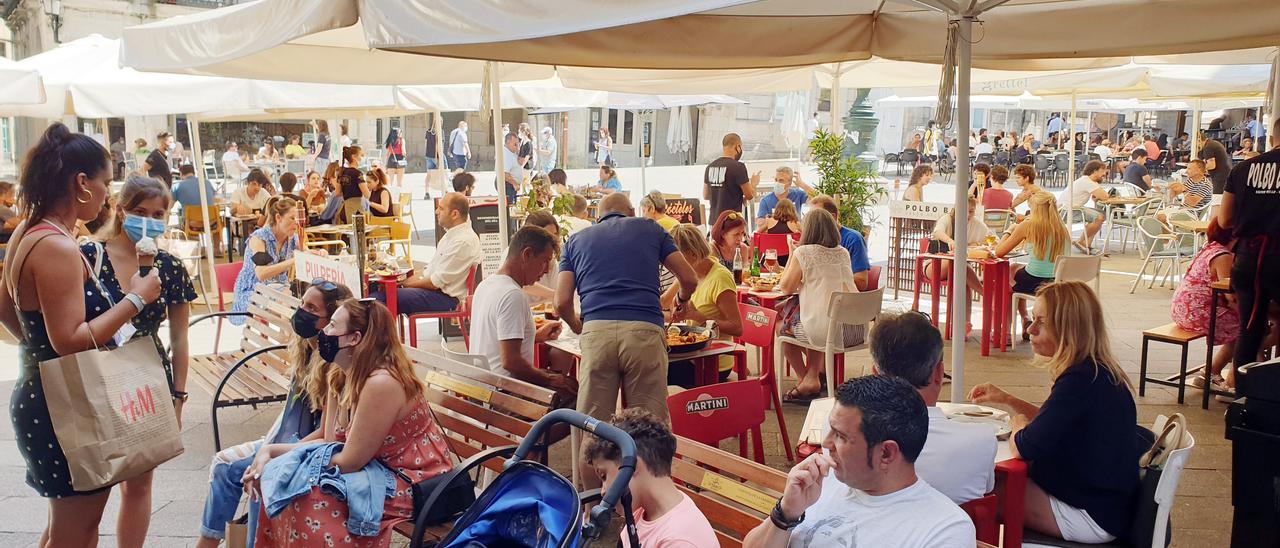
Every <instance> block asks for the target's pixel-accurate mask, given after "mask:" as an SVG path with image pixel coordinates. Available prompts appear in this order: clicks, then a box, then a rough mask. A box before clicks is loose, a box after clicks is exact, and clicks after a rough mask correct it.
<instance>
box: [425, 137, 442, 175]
mask: <svg viewBox="0 0 1280 548" xmlns="http://www.w3.org/2000/svg"><path fill="white" fill-rule="evenodd" d="M439 140H440V136H439V135H437V134H436V128H435V126H431V127H428V128H427V132H426V133H425V134H424V135H423V141H424V142H425V143H426V150H424V151H423V154H424V155H425V156H426V157H427V171H431V170H433V169H439V168H440V162H439V161H438V160H437V158H436V154H438V150H439V149H438V147H439V145H440V143H438V142H437V141H439Z"/></svg>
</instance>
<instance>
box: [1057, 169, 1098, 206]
mask: <svg viewBox="0 0 1280 548" xmlns="http://www.w3.org/2000/svg"><path fill="white" fill-rule="evenodd" d="M1099 188H1102V187H1101V186H1100V185H1099V184H1098V183H1095V182H1093V179H1090V178H1089V176H1088V175H1081V176H1080V177H1079V178H1077V179H1076V180H1075V182H1073V183H1071V201H1070V202H1066V200H1063V198H1066V194H1067V191H1066V190H1064V191H1062V195H1059V196H1058V203H1060V204H1061V203H1070V204H1071V207H1073V208H1075V207H1084V206H1085V205H1086V204H1088V203H1089V200H1092V199H1093V191H1095V190H1097V189H1099Z"/></svg>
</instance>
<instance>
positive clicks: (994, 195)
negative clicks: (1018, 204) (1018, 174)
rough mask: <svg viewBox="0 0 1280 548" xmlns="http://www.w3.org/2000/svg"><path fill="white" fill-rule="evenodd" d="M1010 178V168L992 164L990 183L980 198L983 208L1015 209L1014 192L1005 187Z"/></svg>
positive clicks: (989, 209) (988, 209)
mask: <svg viewBox="0 0 1280 548" xmlns="http://www.w3.org/2000/svg"><path fill="white" fill-rule="evenodd" d="M1008 180H1009V168H1006V167H1004V166H991V177H990V183H989V185H988V187H987V190H986V192H983V193H982V199H981V200H980V203H981V204H982V209H983V210H986V211H992V210H997V209H1003V210H1012V209H1013V193H1012V192H1009V191H1008V190H1007V189H1005V188H1004V184H1005V182H1006V181H1008Z"/></svg>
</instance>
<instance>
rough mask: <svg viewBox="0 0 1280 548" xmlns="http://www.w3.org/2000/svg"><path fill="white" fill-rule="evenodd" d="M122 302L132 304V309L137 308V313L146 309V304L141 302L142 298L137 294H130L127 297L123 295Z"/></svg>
mask: <svg viewBox="0 0 1280 548" xmlns="http://www.w3.org/2000/svg"><path fill="white" fill-rule="evenodd" d="M124 300H126V301H129V302H130V303H131V304H133V306H134V308H137V309H138V312H139V313H141V312H142V309H143V308H146V307H147V303H146V302H145V301H143V300H142V297H140V296H138V294H137V293H130V294H128V295H125V296H124Z"/></svg>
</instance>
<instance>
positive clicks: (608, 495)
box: [503, 409, 636, 539]
mask: <svg viewBox="0 0 1280 548" xmlns="http://www.w3.org/2000/svg"><path fill="white" fill-rule="evenodd" d="M559 422H567V423H569V424H571V425H573V426H574V427H577V428H580V429H582V430H586V431H587V432H590V433H592V434H595V435H597V436H600V437H601V438H604V439H606V440H609V441H611V442H613V443H614V444H616V445H617V446H618V449H619V450H620V453H621V454H622V462H621V463H620V464H619V465H618V476H617V477H616V478H614V480H613V483H612V484H611V485H610V486H609V490H608V491H605V492H604V495H603V496H602V497H601V498H600V503H599V504H596V505H595V507H594V508H592V509H591V520H590V523H588V524H587V526H586V527H584V528H583V536H584V537H586V538H588V539H594V538H597V537H598V536H599V535H600V534H601V533H603V532H604V530H605V528H606V526H607V525H608V523H609V517H610V516H611V515H612V514H613V507H614V505H616V504H617V503H618V500H619V499H621V498H622V495H623V494H624V493H626V492H627V484H629V483H630V482H631V475H632V474H634V473H635V470H636V443H635V441H633V440H632V439H631V436H630V435H628V434H627V433H626V432H623V431H622V430H620V429H618V428H617V427H615V426H614V425H612V424H609V423H607V422H604V421H601V420H600V419H596V418H592V417H588V416H587V415H584V414H582V413H579V412H577V411H574V410H572V409H556V410H554V411H552V412H550V413H547V414H546V415H544V416H543V417H542V418H541V419H538V422H535V423H533V429H531V430H529V434H528V435H526V436H525V437H524V439H523V440H521V441H520V446H519V447H517V448H516V452H515V454H514V455H512V456H511V458H510V459H507V461H506V463H505V464H504V466H503V468H504V469H505V468H509V467H511V466H513V465H515V463H517V462H519V461H521V460H524V458H525V457H526V456H527V455H528V454H529V452H531V451H533V449H534V446H535V445H537V440H539V439H542V438H541V436H542V434H543V432H544V431H545V430H546V429H547V428H550V427H551V425H553V424H556V423H559Z"/></svg>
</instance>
